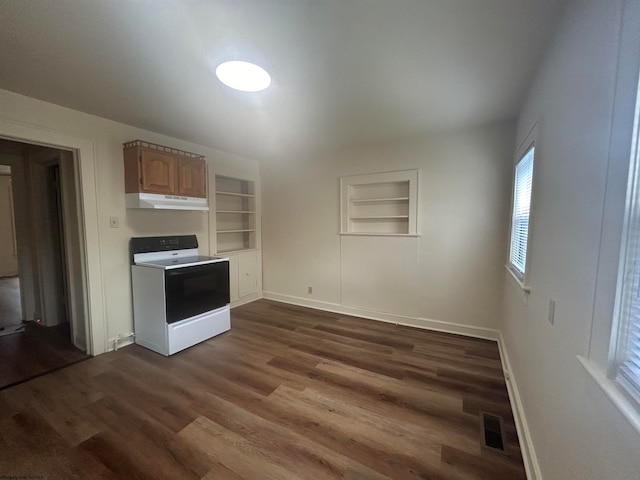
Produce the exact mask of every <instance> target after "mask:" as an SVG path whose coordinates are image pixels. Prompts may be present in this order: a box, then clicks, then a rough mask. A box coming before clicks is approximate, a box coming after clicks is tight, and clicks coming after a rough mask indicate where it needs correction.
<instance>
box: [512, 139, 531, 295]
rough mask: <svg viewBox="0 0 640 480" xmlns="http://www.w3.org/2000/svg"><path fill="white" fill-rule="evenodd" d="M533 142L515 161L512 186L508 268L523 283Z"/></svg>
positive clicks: (529, 208)
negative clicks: (516, 161)
mask: <svg viewBox="0 0 640 480" xmlns="http://www.w3.org/2000/svg"><path fill="white" fill-rule="evenodd" d="M534 153H535V146H534V144H533V143H532V144H530V146H529V148H528V149H527V150H526V152H525V154H524V155H522V156H521V157H520V160H518V163H516V173H515V182H514V187H513V214H512V218H511V243H510V247H509V268H510V269H511V271H512V273H513V274H514V275H515V276H516V277H517V278H518V280H520V282H522V283H524V277H525V272H526V268H527V242H528V240H529V213H530V210H531V187H532V184H533V159H534Z"/></svg>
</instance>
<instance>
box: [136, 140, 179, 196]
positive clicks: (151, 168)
mask: <svg viewBox="0 0 640 480" xmlns="http://www.w3.org/2000/svg"><path fill="white" fill-rule="evenodd" d="M177 178H178V161H177V159H176V158H175V157H174V156H172V155H169V154H167V153H163V152H156V151H153V150H142V152H141V153H140V185H141V189H140V190H141V191H143V192H148V193H171V194H175V193H176V192H177Z"/></svg>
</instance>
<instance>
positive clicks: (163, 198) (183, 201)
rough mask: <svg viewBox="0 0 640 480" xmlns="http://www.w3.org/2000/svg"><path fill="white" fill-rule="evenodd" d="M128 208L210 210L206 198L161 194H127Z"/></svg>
mask: <svg viewBox="0 0 640 480" xmlns="http://www.w3.org/2000/svg"><path fill="white" fill-rule="evenodd" d="M125 201H126V205H127V208H152V209H157V210H200V211H207V210H209V205H208V204H207V199H206V198H200V197H184V196H181V195H163V194H159V193H127V194H126V195H125Z"/></svg>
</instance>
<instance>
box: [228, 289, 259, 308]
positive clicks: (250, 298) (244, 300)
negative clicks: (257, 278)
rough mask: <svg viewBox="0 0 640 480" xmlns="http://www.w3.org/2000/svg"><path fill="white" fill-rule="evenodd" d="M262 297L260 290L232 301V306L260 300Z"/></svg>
mask: <svg viewBox="0 0 640 480" xmlns="http://www.w3.org/2000/svg"><path fill="white" fill-rule="evenodd" d="M261 298H262V294H261V293H260V292H256V293H252V294H251V295H247V296H246V297H241V298H239V299H237V300H234V301H233V302H231V308H236V307H240V306H242V305H246V304H247V303H251V302H255V301H256V300H260V299H261Z"/></svg>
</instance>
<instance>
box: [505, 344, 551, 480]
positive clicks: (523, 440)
mask: <svg viewBox="0 0 640 480" xmlns="http://www.w3.org/2000/svg"><path fill="white" fill-rule="evenodd" d="M498 348H499V349H500V358H501V359H502V369H503V371H504V378H505V383H506V384H507V392H508V393H509V401H510V402H511V410H512V411H513V418H514V420H515V423H516V430H517V432H518V439H519V440H520V451H521V452H522V460H523V461H524V469H525V471H526V473H527V478H528V480H542V472H541V471H540V465H539V463H538V457H537V456H536V451H535V448H534V446H533V439H532V438H531V431H530V430H529V425H528V424H527V418H526V416H525V414H524V407H523V405H522V399H521V398H520V392H519V391H518V384H517V382H516V379H515V377H514V376H513V373H512V370H511V362H510V360H509V353H508V351H507V346H506V344H505V343H504V337H503V336H502V332H499V339H498Z"/></svg>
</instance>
